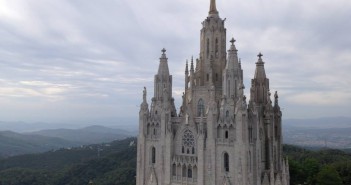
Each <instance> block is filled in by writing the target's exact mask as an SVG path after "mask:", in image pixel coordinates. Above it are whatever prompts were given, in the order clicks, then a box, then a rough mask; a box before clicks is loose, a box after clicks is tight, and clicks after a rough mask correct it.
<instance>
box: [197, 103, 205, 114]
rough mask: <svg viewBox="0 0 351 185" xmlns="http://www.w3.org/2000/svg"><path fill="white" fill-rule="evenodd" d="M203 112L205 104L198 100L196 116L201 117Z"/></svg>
mask: <svg viewBox="0 0 351 185" xmlns="http://www.w3.org/2000/svg"><path fill="white" fill-rule="evenodd" d="M204 111H205V104H204V101H203V100H202V99H200V100H199V101H198V103H197V116H201V114H203V113H204Z"/></svg>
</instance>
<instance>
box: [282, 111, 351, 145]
mask: <svg viewBox="0 0 351 185" xmlns="http://www.w3.org/2000/svg"><path fill="white" fill-rule="evenodd" d="M350 133H351V118H345V117H338V118H319V119H303V120H302V119H300V120H285V121H284V123H283V141H284V143H287V144H293V145H299V146H303V147H317V148H320V147H329V148H338V149H346V148H351V134H350Z"/></svg>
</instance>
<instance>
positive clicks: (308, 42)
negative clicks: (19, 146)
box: [0, 0, 351, 122]
mask: <svg viewBox="0 0 351 185" xmlns="http://www.w3.org/2000/svg"><path fill="white" fill-rule="evenodd" d="M217 4H218V5H217V8H218V10H219V12H220V16H221V17H222V18H224V17H226V18H227V20H226V27H227V39H228V40H229V39H230V38H231V37H232V36H234V37H235V39H236V40H237V42H236V46H237V48H238V50H239V57H240V58H241V59H242V66H243V68H244V78H245V86H246V87H249V86H250V79H251V78H252V77H253V74H254V70H255V62H256V61H257V57H256V55H257V53H258V52H260V51H261V52H263V54H264V57H263V60H264V61H265V69H266V72H267V76H268V78H270V85H271V91H272V92H273V91H275V90H278V91H279V94H280V99H281V101H280V102H281V104H282V106H283V107H291V109H288V108H287V110H286V112H285V115H286V117H299V115H303V116H304V117H308V115H306V114H305V113H304V112H303V110H304V108H305V107H306V108H309V107H312V105H321V108H320V109H318V111H317V112H315V113H314V115H315V116H316V115H318V112H320V113H321V114H323V116H326V115H325V114H326V112H328V111H327V109H331V108H332V109H333V110H338V109H342V110H340V111H339V112H338V111H334V112H330V116H335V115H337V116H340V115H338V114H342V115H344V114H346V113H344V111H343V110H345V109H348V110H351V107H350V105H345V102H347V101H348V102H350V96H349V95H348V94H351V93H350V92H351V86H350V84H351V81H350V80H351V73H349V69H351V62H350V60H351V54H350V52H349V50H350V47H351V44H350V43H351V40H350V39H351V37H349V33H350V30H351V22H350V21H351V20H350V19H348V17H351V1H348V0H337V1H332V2H331V1H327V0H320V1H318V2H315V1H314V2H312V1H311V2H310V1H306V2H305V1H303V2H302V1H291V0H283V1H276V0H268V1H259V0H253V1H239V0H235V1H232V0H223V1H218V2H217ZM208 5H209V0H208V1H202V0H193V1H188V0H177V1H161V0H152V1H137V0H128V1H127V0H119V1H113V0H107V1H101V2H99V3H97V2H94V1H86V0H77V1H69V0H52V1H45V0H36V1H31V2H28V1H25V0H13V1H6V0H0V35H1V37H0V86H1V87H0V99H1V101H2V103H3V107H11V108H10V109H8V110H6V109H5V108H2V109H1V108H0V112H1V111H3V113H2V114H0V116H2V117H3V118H4V119H8V120H14V121H16V120H15V119H22V120H26V119H28V120H37V121H50V120H58V119H61V118H62V117H66V118H67V119H68V118H69V119H72V120H77V119H80V118H84V119H85V120H89V118H92V119H93V118H94V119H99V118H101V119H102V118H103V117H115V116H116V115H117V116H129V117H131V119H132V120H134V121H135V122H136V121H137V118H136V116H137V113H138V105H139V104H140V101H141V95H142V93H141V92H142V88H143V86H146V87H147V88H148V96H149V97H148V98H149V99H150V98H151V96H152V95H153V78H154V75H155V73H156V72H157V68H158V60H159V57H160V55H161V52H160V50H161V49H162V48H163V47H166V49H167V57H168V58H169V61H168V62H169V68H170V72H171V74H172V75H173V83H174V84H173V86H174V87H173V90H174V92H173V95H174V96H175V99H176V103H177V105H179V104H180V103H181V94H182V92H183V91H184V84H183V83H184V65H185V60H186V59H190V58H191V56H194V57H195V58H197V57H198V55H199V43H200V40H199V30H200V29H201V22H202V21H203V20H204V19H205V18H206V16H207V13H208ZM248 92H249V89H248V88H247V89H246V93H248ZM38 102H40V103H38ZM309 105H311V106H309ZM339 105H341V106H339ZM53 106H54V107H56V108H52V107H53ZM298 106H301V107H300V108H298ZM323 107H325V108H324V109H322V108H323ZM339 107H340V108H339ZM24 108H28V109H29V108H30V109H32V110H31V114H29V113H28V114H22V115H23V116H20V115H18V116H13V115H14V114H15V112H20V110H21V111H22V112H23V109H24ZM58 109H65V110H62V111H61V110H60V111H58ZM42 113H44V114H46V116H42V117H40V116H34V115H41V114H42ZM342 115H341V116H342ZM346 116H347V115H346Z"/></svg>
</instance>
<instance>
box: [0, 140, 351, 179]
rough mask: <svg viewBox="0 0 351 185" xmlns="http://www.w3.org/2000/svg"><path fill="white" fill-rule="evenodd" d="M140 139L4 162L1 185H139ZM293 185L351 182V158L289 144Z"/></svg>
mask: <svg viewBox="0 0 351 185" xmlns="http://www.w3.org/2000/svg"><path fill="white" fill-rule="evenodd" d="M135 141H136V139H135V138H128V139H125V140H121V141H115V142H112V143H109V144H100V145H88V146H84V147H79V148H72V149H60V150H57V151H50V152H46V153H42V154H31V155H22V156H16V157H11V158H7V159H2V160H0V185H8V184H11V185H64V184H67V185H68V184H70V185H76V184H77V185H88V184H89V182H93V183H92V184H95V185H113V184H115V185H134V184H135V175H136V174H135V168H136V146H135V145H132V146H131V145H130V144H131V143H134V142H135ZM284 152H285V155H286V157H288V159H289V166H290V180H291V185H297V184H309V185H329V184H332V185H349V184H351V154H349V153H346V152H343V151H340V150H332V149H324V150H319V151H311V150H306V149H303V148H299V147H295V146H291V145H284Z"/></svg>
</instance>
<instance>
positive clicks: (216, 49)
mask: <svg viewBox="0 0 351 185" xmlns="http://www.w3.org/2000/svg"><path fill="white" fill-rule="evenodd" d="M215 55H216V57H218V39H217V38H216V47H215Z"/></svg>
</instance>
